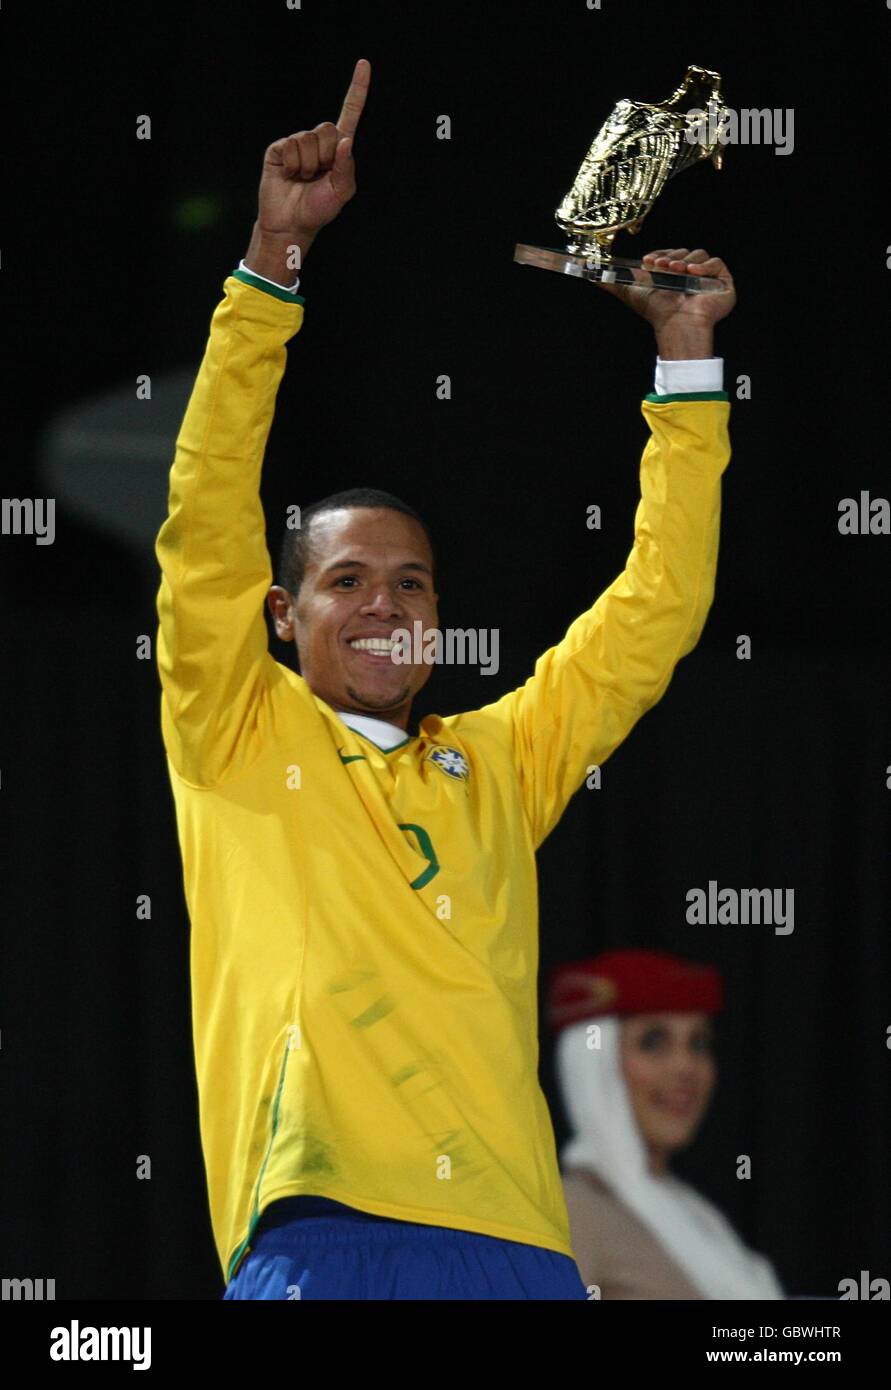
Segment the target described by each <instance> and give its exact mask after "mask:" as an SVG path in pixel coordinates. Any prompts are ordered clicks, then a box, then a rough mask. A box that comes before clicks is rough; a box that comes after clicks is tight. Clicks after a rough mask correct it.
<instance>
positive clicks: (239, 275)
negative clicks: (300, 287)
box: [232, 270, 306, 304]
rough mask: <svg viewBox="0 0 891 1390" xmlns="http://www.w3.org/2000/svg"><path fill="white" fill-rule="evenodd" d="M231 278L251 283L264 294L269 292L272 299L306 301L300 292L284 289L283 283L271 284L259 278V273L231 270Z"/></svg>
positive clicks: (292, 301) (295, 302)
mask: <svg viewBox="0 0 891 1390" xmlns="http://www.w3.org/2000/svg"><path fill="white" fill-rule="evenodd" d="M232 278H233V280H240V281H241V282H242V284H243V285H253V287H254V289H255V290H262V291H263V293H264V294H269V295H271V296H272V298H273V299H283V300H284V301H285V303H286V304H304V303H305V302H306V301H305V300H304V298H303V295H302V294H294V293H293V292H292V291H291V290H286V289H285V287H284V285H271V284H270V283H269V281H268V280H261V279H260V277H259V275H251V273H250V271H249V270H233V272H232Z"/></svg>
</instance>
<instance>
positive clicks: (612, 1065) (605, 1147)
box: [557, 1016, 785, 1299]
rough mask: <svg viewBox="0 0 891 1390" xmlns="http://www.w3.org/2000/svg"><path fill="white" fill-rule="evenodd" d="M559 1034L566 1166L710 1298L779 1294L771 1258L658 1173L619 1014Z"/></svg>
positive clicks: (697, 1198) (678, 1183)
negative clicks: (626, 1070) (581, 1172)
mask: <svg viewBox="0 0 891 1390" xmlns="http://www.w3.org/2000/svg"><path fill="white" fill-rule="evenodd" d="M596 1022H597V1024H598V1026H599V1028H600V1047H599V1048H589V1047H588V1024H587V1023H586V1022H582V1023H575V1024H572V1025H571V1026H570V1027H568V1028H564V1029H563V1030H562V1032H561V1033H560V1035H559V1037H558V1039H557V1073H558V1077H559V1080H560V1084H561V1087H562V1091H563V1099H564V1104H565V1106H566V1110H567V1113H568V1115H569V1118H570V1120H571V1122H572V1125H573V1127H574V1130H575V1134H574V1137H573V1138H572V1139H571V1140H570V1141H569V1143H568V1144H566V1146H565V1147H564V1149H563V1150H562V1152H561V1155H560V1160H561V1164H562V1166H563V1167H564V1168H587V1169H588V1170H589V1171H590V1172H592V1173H595V1174H596V1175H597V1176H598V1177H599V1178H600V1179H601V1181H602V1182H604V1183H605V1184H606V1185H607V1187H608V1188H609V1189H610V1190H611V1191H612V1192H613V1193H614V1195H615V1196H616V1197H618V1198H619V1199H620V1200H621V1201H622V1202H624V1203H625V1205H626V1206H627V1207H629V1208H630V1209H631V1211H633V1212H634V1214H635V1216H637V1217H638V1218H639V1220H640V1221H641V1222H642V1223H643V1224H644V1225H645V1226H646V1227H648V1228H649V1230H650V1231H651V1232H652V1234H653V1235H654V1236H656V1238H657V1239H658V1240H659V1241H660V1243H661V1244H662V1245H663V1246H664V1248H665V1249H666V1250H667V1252H668V1253H669V1255H670V1256H671V1257H672V1258H673V1259H674V1261H675V1262H676V1263H677V1264H678V1265H679V1266H680V1268H681V1269H682V1270H683V1271H684V1273H685V1274H686V1276H687V1278H688V1279H689V1281H690V1283H691V1284H693V1286H694V1287H695V1288H697V1289H698V1290H699V1292H700V1293H701V1294H702V1296H703V1297H704V1298H707V1299H782V1298H784V1297H785V1294H784V1293H783V1289H782V1286H781V1285H780V1283H779V1282H778V1280H777V1277H776V1275H775V1274H774V1272H773V1269H772V1267H771V1265H770V1262H769V1261H768V1260H766V1259H765V1258H764V1256H762V1255H758V1254H756V1253H755V1252H754V1251H753V1250H749V1249H748V1247H747V1246H745V1245H744V1244H743V1243H742V1241H741V1240H740V1239H739V1237H738V1236H737V1234H736V1232H735V1231H734V1230H733V1228H732V1226H731V1225H730V1224H729V1222H728V1221H726V1220H725V1218H724V1217H723V1216H722V1215H721V1213H720V1212H719V1211H718V1210H717V1208H716V1207H714V1206H712V1204H711V1203H710V1202H707V1201H706V1200H705V1198H704V1197H700V1195H699V1194H698V1193H697V1192H695V1191H694V1190H693V1188H692V1187H690V1185H689V1184H688V1183H685V1182H681V1180H680V1179H679V1178H677V1177H675V1176H674V1175H673V1174H669V1175H666V1176H665V1177H658V1178H657V1177H654V1175H653V1174H652V1173H651V1172H650V1170H649V1163H648V1158H647V1151H646V1146H645V1144H644V1141H643V1139H642V1137H641V1134H640V1131H639V1129H638V1126H637V1121H636V1120H635V1118H634V1113H633V1111H632V1108H631V1101H630V1098H629V1096H628V1090H627V1087H626V1085H625V1078H624V1075H623V1073H622V1056H621V1020H620V1019H619V1018H617V1017H615V1016H611V1017H609V1016H608V1017H601V1018H598V1019H597V1020H596Z"/></svg>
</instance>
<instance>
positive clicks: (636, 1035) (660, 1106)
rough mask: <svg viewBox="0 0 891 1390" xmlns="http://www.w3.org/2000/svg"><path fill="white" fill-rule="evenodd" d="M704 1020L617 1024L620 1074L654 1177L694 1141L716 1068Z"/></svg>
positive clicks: (664, 1018) (642, 1019) (663, 1018)
mask: <svg viewBox="0 0 891 1390" xmlns="http://www.w3.org/2000/svg"><path fill="white" fill-rule="evenodd" d="M712 1049H713V1036H712V1025H711V1022H710V1019H709V1017H708V1015H707V1014H701V1013H690V1014H676V1013H668V1014H634V1015H632V1016H631V1017H630V1018H626V1019H624V1020H623V1022H622V1071H623V1075H624V1077H625V1083H626V1086H627V1088H628V1095H629V1098H630V1100H631V1106H632V1109H633V1111H634V1116H635V1119H636V1120H637V1124H638V1128H639V1130H640V1132H641V1136H642V1138H643V1140H644V1143H645V1144H646V1146H647V1149H648V1150H649V1155H650V1169H651V1171H652V1172H653V1173H656V1174H662V1173H664V1172H665V1171H666V1169H667V1166H668V1160H669V1158H670V1157H671V1155H672V1153H673V1152H674V1151H675V1150H676V1149H681V1148H684V1147H685V1146H686V1145H687V1144H689V1143H690V1142H691V1140H692V1139H693V1137H694V1135H695V1133H696V1130H697V1129H698V1127H699V1124H700V1122H701V1120H702V1117H703V1115H704V1114H705V1111H706V1108H707V1106H708V1103H709V1100H710V1099H711V1095H712V1091H713V1090H714V1086H715V1080H716V1076H717V1068H716V1065H715V1060H714V1056H713V1051H712Z"/></svg>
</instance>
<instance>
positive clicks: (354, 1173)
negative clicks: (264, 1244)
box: [156, 275, 730, 1277]
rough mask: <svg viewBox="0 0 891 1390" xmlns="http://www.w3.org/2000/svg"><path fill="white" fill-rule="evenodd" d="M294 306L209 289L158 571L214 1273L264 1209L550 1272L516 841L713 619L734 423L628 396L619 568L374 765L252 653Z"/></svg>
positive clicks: (262, 640)
mask: <svg viewBox="0 0 891 1390" xmlns="http://www.w3.org/2000/svg"><path fill="white" fill-rule="evenodd" d="M302 321H303V302H302V300H300V299H295V298H294V297H293V296H285V295H284V294H282V295H281V296H276V295H275V294H274V293H269V292H266V291H264V290H263V289H261V288H259V287H258V286H256V285H254V284H251V283H250V282H249V280H248V278H247V277H245V278H244V279H241V278H239V277H238V276H236V275H233V276H230V277H228V278H227V279H226V281H225V284H224V299H223V301H222V302H221V303H220V304H219V306H218V307H217V309H216V311H215V312H214V315H213V319H212V322H211V328H210V338H209V341H208V344H207V350H206V353H205V356H204V359H203V362H202V365H201V368H200V371H199V373H198V377H197V380H196V383H195V387H194V390H193V393H192V396H191V399H190V402H189V406H188V409H187V412H186V415H185V419H184V421H183V424H182V428H181V430H180V434H179V436H178V439H177V446H176V455H175V460H174V463H173V467H172V471H171V475H170V495H169V514H168V517H167V519H166V520H165V522H164V525H163V526H162V528H161V531H160V533H159V536H158V539H157V544H156V554H157V557H158V560H159V562H160V566H161V571H162V581H161V586H160V590H159V594H158V600H157V606H158V617H159V622H160V628H159V633H158V644H157V652H158V666H159V671H160V677H161V687H162V696H161V723H162V731H163V738H164V746H165V749H166V753H167V761H168V767H169V772H170V779H171V784H172V788H173V795H174V800H175V805H176V816H177V825H178V833H179V841H180V847H181V852H182V861H183V871H184V883H185V894H186V901H187V904H188V909H189V914H190V917H191V923H192V940H191V967H192V992H193V1003H192V1018H193V1028H194V1048H195V1062H196V1070H197V1078H198V1087H199V1105H200V1123H201V1136H202V1145H203V1151H204V1157H205V1163H206V1167H207V1181H208V1190H209V1198H210V1210H211V1219H212V1222H213V1229H214V1237H215V1241H216V1245H217V1249H218V1252H219V1257H220V1261H221V1264H222V1268H223V1272H224V1275H225V1276H227V1277H229V1276H231V1275H232V1274H233V1273H234V1272H235V1269H236V1268H237V1266H238V1264H239V1262H240V1260H241V1258H242V1257H243V1255H244V1254H245V1253H246V1251H247V1250H248V1249H249V1248H250V1241H251V1237H252V1233H253V1231H254V1228H255V1226H256V1224H257V1222H258V1220H259V1217H260V1214H261V1213H262V1211H263V1210H264V1208H265V1207H267V1206H268V1205H269V1203H270V1202H272V1201H274V1200H275V1199H277V1198H281V1197H286V1196H292V1195H296V1194H300V1193H313V1194H317V1195H320V1196H324V1197H329V1198H333V1199H334V1200H336V1201H338V1202H342V1203H345V1204H347V1205H348V1206H352V1207H357V1208H359V1209H361V1210H363V1211H366V1212H371V1213H374V1214H377V1215H380V1216H387V1217H392V1218H396V1219H402V1220H406V1221H414V1222H420V1223H427V1224H431V1225H437V1226H446V1227H452V1228H457V1229H462V1230H467V1231H476V1232H481V1233H483V1234H486V1235H491V1236H498V1237H502V1238H505V1239H508V1240H515V1241H521V1242H525V1243H527V1244H530V1245H537V1246H541V1247H544V1248H546V1249H550V1250H556V1251H560V1252H562V1253H564V1254H571V1253H572V1251H571V1245H570V1237H569V1226H568V1220H567V1214H566V1208H565V1204H564V1200H563V1194H562V1188H561V1181H560V1175H559V1170H558V1165H557V1156H556V1149H555V1144H554V1136H553V1130H552V1127H551V1122H550V1117H549V1114H548V1110H547V1106H546V1103H545V1099H544V1096H543V1094H542V1091H541V1088H540V1086H539V1083H538V1076H537V1069H538V1028H537V1002H536V974H537V966H538V941H537V932H538V911H537V906H538V905H537V880H536V864H535V851H536V849H537V847H538V846H539V845H540V844H541V842H542V841H543V840H544V839H545V837H546V836H547V835H548V834H549V833H550V831H551V830H552V829H553V828H554V826H555V825H556V824H557V821H558V820H559V818H560V816H561V814H562V812H563V810H564V808H565V806H566V804H567V802H568V800H569V798H570V797H571V796H572V794H573V792H575V791H576V790H577V789H578V788H579V787H580V786H581V785H582V783H583V781H584V779H585V776H586V772H587V769H588V768H589V766H590V765H591V764H601V763H603V761H604V760H605V759H606V758H607V757H608V756H609V755H610V753H611V752H612V751H613V750H614V749H615V748H616V747H617V746H618V744H620V743H621V742H622V740H623V739H624V738H625V736H626V734H627V733H628V732H629V730H630V729H631V728H632V726H633V725H634V723H635V722H636V720H637V719H638V718H639V717H640V715H641V714H642V713H643V712H644V711H645V710H646V709H648V708H649V707H650V706H652V705H653V704H654V703H655V702H656V701H657V700H658V699H659V698H660V696H661V695H662V693H663V692H664V690H665V688H666V686H667V685H668V682H669V680H670V679H671V675H672V671H673V669H674V667H675V664H676V663H677V661H678V660H679V658H680V657H682V656H683V655H684V654H685V653H686V652H688V651H690V650H691V648H692V647H693V646H694V645H695V643H696V641H697V639H698V636H699V633H700V631H701V629H702V626H703V623H704V621H705V617H706V614H707V612H708V609H709V606H710V603H711V599H712V594H713V588H714V576H715V567H716V562H717V552H718V528H719V515H720V477H721V473H722V472H723V470H724V468H725V466H726V464H727V462H728V459H729V456H730V451H729V443H728V435H727V424H728V416H729V409H730V408H729V403H728V401H727V397H726V395H724V394H723V393H713V394H712V395H710V396H705V397H693V396H684V397H663V398H656V397H648V398H647V400H646V401H645V402H644V404H643V407H642V409H643V414H644V417H645V420H646V422H647V424H648V426H649V430H650V437H649V440H648V442H647V445H646V448H645V450H644V454H643V460H642V464H641V475H640V476H641V501H640V504H639V506H638V509H637V513H636V517H635V526H634V544H633V548H632V550H631V552H630V555H629V557H628V561H627V564H626V567H625V570H624V571H623V573H622V574H621V575H620V576H619V577H618V579H616V580H615V582H614V583H613V584H612V585H611V586H610V587H609V588H608V589H607V590H606V591H605V592H604V593H603V594H602V595H601V596H600V598H599V599H598V600H597V602H596V603H595V604H594V606H593V607H592V608H590V609H589V610H588V611H587V612H586V613H583V614H582V616H581V617H579V618H577V619H576V621H575V622H574V623H573V624H572V625H571V627H570V628H569V630H568V632H567V633H566V636H565V637H564V638H563V640H562V641H561V642H559V643H558V644H557V645H556V646H555V647H553V648H552V649H551V650H550V651H547V652H545V654H544V655H543V656H542V657H541V658H540V659H539V660H538V661H537V663H536V666H535V672H534V675H532V676H531V677H530V678H529V680H527V681H526V683H525V685H523V686H522V687H520V688H519V689H518V690H514V691H512V692H511V693H510V694H507V695H505V696H504V697H503V698H501V699H499V700H496V701H495V702H494V703H493V704H487V705H485V706H483V707H482V708H481V709H478V710H472V711H471V712H469V713H467V714H458V715H452V716H450V717H448V718H440V717H438V716H435V715H431V716H429V717H428V718H426V719H425V720H424V721H423V723H422V724H421V726H420V732H419V735H418V736H417V737H413V738H406V740H405V742H404V743H402V744H401V745H399V746H398V747H396V748H394V749H392V750H391V751H389V752H384V751H382V750H381V749H379V748H378V747H376V746H375V744H374V743H372V742H370V741H369V740H368V739H366V738H364V737H363V736H362V735H360V734H358V733H354V732H353V731H352V730H351V729H350V728H348V727H347V726H346V725H345V724H344V723H343V722H342V720H341V719H340V718H339V717H338V716H337V714H336V713H335V712H334V711H333V710H332V709H331V708H330V706H329V705H327V704H326V703H325V702H324V701H323V700H321V699H319V698H317V697H316V696H315V695H313V692H312V690H311V689H310V688H309V686H308V685H307V684H306V682H305V680H304V679H303V678H302V677H300V676H298V675H295V674H293V673H292V672H291V671H290V670H288V669H287V668H286V667H284V666H282V665H281V664H280V663H279V662H277V661H275V660H274V658H273V657H272V656H271V654H270V653H269V651H268V643H267V632H266V626H265V622H264V618H263V606H264V600H265V596H266V593H267V591H268V589H269V586H270V584H271V583H272V573H271V567H270V561H269V556H268V553H267V547H266V540H265V523H264V516H263V511H262V507H261V503H260V498H259V483H260V472H261V466H262V460H263V454H264V450H265V445H266V439H267V435H268V432H269V428H270V425H271V422H272V416H273V410H274V406H275V399H276V394H277V390H278V386H279V382H280V380H281V377H282V374H283V372H284V367H285V361H286V346H285V345H286V343H287V342H288V340H289V339H290V338H291V337H292V336H293V335H294V334H295V333H296V332H297V330H298V329H299V328H300V327H301V324H302Z"/></svg>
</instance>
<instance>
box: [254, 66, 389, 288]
mask: <svg viewBox="0 0 891 1390" xmlns="http://www.w3.org/2000/svg"><path fill="white" fill-rule="evenodd" d="M370 81H371V64H370V63H369V62H368V60H367V58H360V59H359V61H358V62H357V64H356V67H355V69H354V71H353V77H352V81H351V83H350V87H349V91H348V92H347V94H346V97H345V98H344V102H343V107H342V109H341V112H340V116H339V117H338V119H337V124H336V125H335V124H334V123H333V122H332V121H322V123H321V124H320V125H317V126H316V127H315V128H314V129H313V130H300V131H298V132H297V133H296V134H295V135H286V136H284V138H283V139H281V140H276V141H274V142H273V144H271V145H270V146H269V148H268V150H267V151H266V154H265V156H264V159H263V174H262V177H261V179H260V192H259V197H258V210H257V221H256V223H255V224H254V234H253V236H252V238H251V244H250V246H249V247H248V251H247V254H246V256H245V258H244V259H245V264H246V265H247V266H249V268H250V269H251V270H255V271H256V272H257V274H258V275H265V276H267V278H268V279H270V280H278V281H279V282H281V283H284V282H285V281H287V280H289V279H290V280H293V279H294V267H293V261H291V262H290V268H289V260H288V255H289V251H290V249H291V248H293V247H294V246H297V247H299V249H300V256H301V261H302V257H303V256H304V255H305V254H306V252H307V251H308V250H309V247H310V246H311V245H312V243H313V241H314V239H315V237H316V234H317V232H319V231H320V229H321V228H322V227H325V226H327V225H328V223H329V222H333V220H334V218H335V217H336V216H337V214H338V213H339V212H340V210H341V208H342V207H344V206H345V204H346V203H348V202H349V200H350V199H351V198H352V196H353V194H354V193H355V191H356V168H355V163H354V160H353V137H354V136H355V133H356V127H357V126H358V124H359V117H360V116H361V115H362V108H363V107H364V105H365V98H366V96H367V94H368V86H369V83H370ZM264 267H265V268H264Z"/></svg>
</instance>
